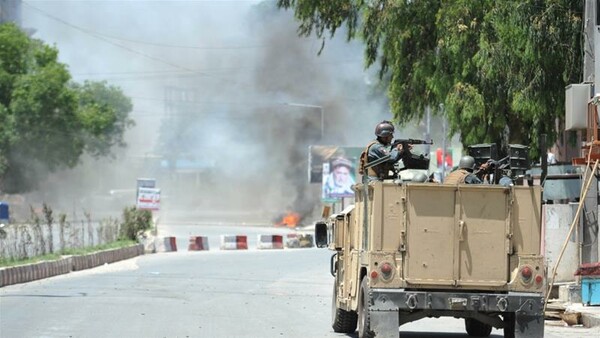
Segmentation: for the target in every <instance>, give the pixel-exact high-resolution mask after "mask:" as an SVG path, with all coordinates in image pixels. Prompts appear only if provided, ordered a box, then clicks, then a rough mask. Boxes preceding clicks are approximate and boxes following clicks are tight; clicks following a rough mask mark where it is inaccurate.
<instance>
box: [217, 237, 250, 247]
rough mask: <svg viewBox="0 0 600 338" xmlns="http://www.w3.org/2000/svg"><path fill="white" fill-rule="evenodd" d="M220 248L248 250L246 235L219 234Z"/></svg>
mask: <svg viewBox="0 0 600 338" xmlns="http://www.w3.org/2000/svg"><path fill="white" fill-rule="evenodd" d="M221 250H248V237H247V236H246V235H242V236H236V235H221Z"/></svg>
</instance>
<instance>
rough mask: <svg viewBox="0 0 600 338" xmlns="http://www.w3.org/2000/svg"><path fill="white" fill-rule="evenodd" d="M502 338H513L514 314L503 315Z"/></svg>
mask: <svg viewBox="0 0 600 338" xmlns="http://www.w3.org/2000/svg"><path fill="white" fill-rule="evenodd" d="M503 322H504V338H515V314H514V313H505V314H504V319H503Z"/></svg>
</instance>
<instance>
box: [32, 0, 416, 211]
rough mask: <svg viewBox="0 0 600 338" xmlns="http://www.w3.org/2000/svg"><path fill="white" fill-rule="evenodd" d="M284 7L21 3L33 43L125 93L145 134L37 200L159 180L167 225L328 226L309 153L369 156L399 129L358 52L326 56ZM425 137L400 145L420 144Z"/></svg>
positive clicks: (75, 198) (78, 202)
mask: <svg viewBox="0 0 600 338" xmlns="http://www.w3.org/2000/svg"><path fill="white" fill-rule="evenodd" d="M274 3H275V2H274V1H226V0H220V1H216V0H215V1H142V0H130V1H123V0H120V1H110V0H109V1H87V0H79V1H64V0H56V1H55V0H38V1H36V0H27V1H24V2H23V8H22V23H23V26H24V27H25V28H27V29H31V30H33V31H34V34H33V37H35V38H38V39H41V40H43V41H44V42H45V43H47V44H50V45H54V46H55V47H56V48H58V50H59V59H60V61H61V62H63V63H65V64H67V65H68V67H69V70H70V72H71V74H72V76H73V80H74V81H76V82H84V81H107V83H108V84H110V85H114V86H118V87H120V88H121V89H122V90H123V92H124V93H125V95H127V96H129V97H130V98H131V99H132V102H133V104H134V109H133V111H132V113H131V117H132V118H133V119H134V120H135V123H136V126H135V127H134V128H132V129H131V130H129V131H128V132H127V134H126V141H127V143H128V147H127V148H126V149H122V150H119V151H118V152H117V153H116V157H115V158H114V159H103V160H101V161H93V160H89V159H87V160H84V161H83V163H82V165H80V166H79V167H78V168H76V169H75V170H68V171H65V172H60V173H57V174H55V175H54V177H53V178H52V179H51V180H49V182H48V183H47V184H46V185H45V186H44V187H43V188H42V189H41V191H39V192H38V195H37V196H36V197H37V198H38V199H50V198H54V199H55V200H56V203H57V204H59V205H66V206H68V207H66V208H70V209H78V208H90V205H91V206H92V207H99V206H100V205H102V204H107V203H108V202H106V201H105V200H103V199H102V198H100V197H98V196H102V195H104V194H106V193H108V192H109V191H111V190H112V191H130V190H132V189H135V184H136V178H140V177H154V178H156V179H157V185H158V186H159V187H160V188H161V194H162V196H163V201H164V203H163V205H162V206H161V207H162V210H161V213H163V214H164V215H163V216H164V217H166V218H169V216H172V218H173V219H175V218H176V216H175V215H180V214H188V216H189V215H209V214H211V215H213V214H214V216H213V217H215V218H218V217H226V216H223V215H229V216H231V215H233V214H239V215H241V216H240V217H239V218H241V219H243V218H244V217H245V218H246V219H256V220H258V221H264V220H270V219H272V218H273V217H274V215H277V214H278V213H280V212H282V211H284V210H286V209H289V208H291V209H294V210H297V211H299V212H301V213H302V214H303V215H307V218H308V217H311V215H316V214H319V213H320V207H321V203H320V199H319V198H320V194H319V191H320V186H315V184H308V179H307V171H308V168H307V165H308V162H307V156H308V146H309V145H313V144H319V145H334V146H353V147H363V146H365V145H366V144H367V143H368V142H369V141H370V140H371V139H373V137H374V136H373V130H374V127H375V125H376V124H377V122H379V121H381V120H383V119H391V117H392V116H391V113H390V112H389V108H388V102H387V100H386V98H385V93H384V92H382V90H381V89H380V88H379V87H377V84H378V77H377V69H375V68H376V67H372V68H373V69H365V67H364V61H363V46H362V45H361V43H360V42H359V41H352V42H347V41H346V39H345V32H344V31H343V30H341V31H338V32H337V34H336V35H335V36H334V37H333V38H332V39H326V41H325V48H324V49H323V51H322V53H321V54H319V50H320V48H321V40H318V39H316V38H315V37H308V38H305V37H298V36H297V27H298V23H297V22H295V21H294V18H293V13H292V12H291V11H285V10H279V9H276V8H275V5H274ZM420 127H422V123H421V126H420ZM420 127H419V123H415V126H409V127H408V128H407V129H406V130H405V131H400V132H398V134H399V135H397V136H400V135H401V136H405V137H415V138H422V137H423V135H422V134H421V131H420V130H422V128H420ZM176 161H179V162H180V164H181V166H182V167H180V168H177V170H171V171H169V170H168V169H169V168H171V169H173V163H176ZM182 163H183V164H182ZM169 164H171V167H169ZM186 164H187V165H188V166H192V167H194V168H191V169H190V168H188V167H184V166H185V165H186ZM129 198H130V197H129V196H127V197H125V200H126V201H129V200H128V199H129ZM111 203H112V202H111ZM113 204H115V203H113ZM117 205H118V203H117ZM74 213H75V212H74ZM190 217H192V216H190ZM194 217H195V216H194ZM207 217H208V216H207Z"/></svg>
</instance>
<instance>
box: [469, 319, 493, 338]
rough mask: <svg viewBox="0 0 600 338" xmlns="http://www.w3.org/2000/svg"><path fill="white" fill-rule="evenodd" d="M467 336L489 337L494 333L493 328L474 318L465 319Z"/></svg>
mask: <svg viewBox="0 0 600 338" xmlns="http://www.w3.org/2000/svg"><path fill="white" fill-rule="evenodd" d="M465 328H466V329H467V334H468V335H469V336H473V337H488V336H489V335H490V333H492V326H491V325H488V324H484V323H482V322H480V321H478V320H476V319H473V318H465Z"/></svg>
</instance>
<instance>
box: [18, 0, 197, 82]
mask: <svg viewBox="0 0 600 338" xmlns="http://www.w3.org/2000/svg"><path fill="white" fill-rule="evenodd" d="M23 3H24V4H25V5H27V6H29V7H30V8H32V9H34V10H36V11H38V12H39V13H41V14H42V15H43V16H45V17H48V18H50V19H52V20H55V21H58V22H60V23H62V24H63V25H66V26H68V27H70V28H73V29H75V30H78V31H80V32H83V33H85V34H88V35H90V36H92V37H94V38H96V39H98V40H102V41H104V42H106V43H108V44H111V45H113V46H117V47H119V48H122V49H124V50H126V51H128V52H131V53H134V54H137V55H140V56H143V57H145V58H147V59H150V60H153V61H156V62H160V63H163V64H166V65H168V66H171V67H174V68H178V69H182V70H186V71H194V70H193V69H189V68H186V67H182V66H179V65H176V64H174V63H171V62H169V61H166V60H163V59H160V58H157V57H155V56H152V55H149V54H146V53H144V52H140V51H138V50H135V49H133V48H130V47H127V46H124V45H121V44H118V43H116V42H113V41H111V40H109V39H107V38H105V37H104V36H102V35H100V34H98V33H96V32H94V31H92V30H89V29H86V28H82V27H79V26H76V25H74V24H72V23H70V22H67V21H65V20H63V19H60V18H57V17H55V16H53V15H51V14H50V13H48V12H46V11H44V10H42V9H40V8H38V7H35V6H33V5H31V4H30V3H28V2H23ZM204 75H208V74H204Z"/></svg>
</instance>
